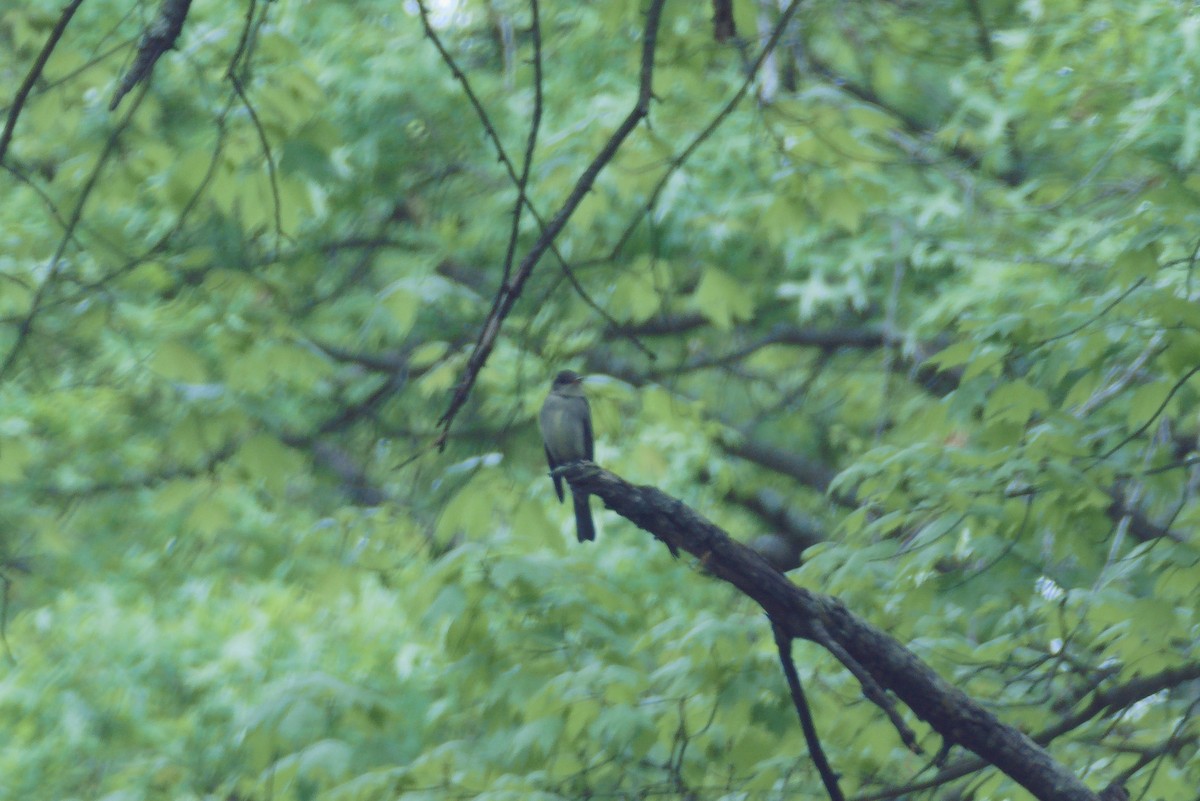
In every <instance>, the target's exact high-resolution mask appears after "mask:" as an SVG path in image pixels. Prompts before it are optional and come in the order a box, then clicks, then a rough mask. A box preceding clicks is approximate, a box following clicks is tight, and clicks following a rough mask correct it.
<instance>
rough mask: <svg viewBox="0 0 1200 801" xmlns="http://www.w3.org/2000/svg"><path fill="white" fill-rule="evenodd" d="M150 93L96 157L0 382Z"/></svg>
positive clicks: (1, 365) (25, 340) (25, 339)
mask: <svg viewBox="0 0 1200 801" xmlns="http://www.w3.org/2000/svg"><path fill="white" fill-rule="evenodd" d="M145 96H146V90H145V89H143V90H142V92H141V93H140V94H139V95H138V96H137V101H136V102H135V103H134V104H133V105H132V106H131V107H130V109H129V111H128V112H126V114H125V116H124V117H123V118H122V119H121V121H120V122H119V123H118V124H117V126H116V128H114V129H113V132H112V133H111V134H110V135H109V137H108V141H107V142H105V143H104V149H103V150H102V151H101V152H100V155H99V157H97V159H96V166H95V168H93V169H92V173H91V175H89V176H88V178H87V181H85V182H84V185H83V188H82V189H81V190H80V192H79V200H78V201H76V203H75V208H74V209H72V211H71V216H70V217H69V218H68V219H67V227H66V230H65V231H64V232H63V235H62V238H61V239H59V241H58V247H56V248H55V250H54V255H52V256H51V257H50V263H49V264H48V265H47V267H46V277H45V278H44V279H42V282H41V284H39V285H38V288H37V292H35V293H34V295H33V299H32V300H31V301H30V303H29V311H28V312H27V313H26V315H25V317H24V318H23V319H22V320H21V324H20V325H19V326H18V328H17V335H16V339H15V341H14V342H13V344H12V347H11V348H9V351H8V355H7V356H6V357H5V358H4V362H3V363H0V382H2V381H3V380H4V379H5V377H7V375H8V373H9V371H10V370H11V369H12V367H13V365H14V364H16V361H17V357H18V356H20V354H21V351H22V350H23V349H24V348H25V345H26V344H27V343H28V341H29V335H30V334H31V333H32V332H33V321H34V318H36V317H37V315H38V312H39V311H40V310H41V308H42V305H43V304H44V303H45V301H46V297H47V295H49V293H50V291H51V289H53V288H54V285H55V284H56V283H58V278H59V274H60V269H59V268H60V266H61V264H62V259H63V256H64V254H65V253H66V250H67V245H68V244H69V243H70V242H71V241H72V239H73V238H74V232H75V228H76V227H77V226H78V225H79V221H80V220H81V219H82V218H83V209H84V206H86V205H87V202H88V199H89V198H90V197H91V196H92V190H94V189H95V188H96V184H97V183H99V181H100V175H101V174H102V173H103V172H104V168H105V166H107V164H108V160H109V157H110V156H112V154H113V153H115V152H116V149H117V142H118V141H119V140H120V138H121V134H122V133H124V132H125V129H126V128H128V127H129V123H130V120H132V119H133V114H134V112H136V111H137V109H138V106H140V105H141V102H142V99H143V98H144V97H145Z"/></svg>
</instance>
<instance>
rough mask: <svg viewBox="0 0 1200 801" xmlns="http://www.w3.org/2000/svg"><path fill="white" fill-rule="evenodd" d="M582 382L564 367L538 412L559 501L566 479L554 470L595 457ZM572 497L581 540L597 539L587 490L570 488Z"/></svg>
mask: <svg viewBox="0 0 1200 801" xmlns="http://www.w3.org/2000/svg"><path fill="white" fill-rule="evenodd" d="M582 383H583V377H582V376H581V375H579V374H578V373H576V372H574V371H572V370H563V371H562V372H561V373H559V374H558V375H556V376H554V382H553V383H552V384H551V385H550V394H549V395H548V396H546V402H545V403H543V404H542V411H541V412H540V413H539V414H538V427H539V428H540V429H541V430H542V444H543V445H545V446H546V461H547V462H548V463H549V464H550V472H551V476H550V477H551V478H552V479H554V491H555V492H556V493H558V500H559V502H560V503H561V502H562V500H563V488H562V483H563V480H562V476H556V475H553V472H554V469H555V468H557V467H561V466H562V465H564V464H569V463H571V462H577V461H579V460H580V459H587V460H588V461H591V459H592V410H591V409H590V408H589V407H588V402H587V398H586V397H585V396H584V394H583V386H582ZM571 499H572V501H573V502H574V504H575V536H577V537H578V538H579V541H580V542H584V541H586V540H594V539H596V527H595V526H594V525H593V524H592V510H591V507H589V506H588V495H587V493H586V492H583V491H582V490H577V489H575V488H574V487H571Z"/></svg>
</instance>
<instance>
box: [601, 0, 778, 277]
mask: <svg viewBox="0 0 1200 801" xmlns="http://www.w3.org/2000/svg"><path fill="white" fill-rule="evenodd" d="M800 3H801V0H792V2H791V3H789V4H788V7H787V8H786V9H784V11H783V14H782V15H781V16H780V17H779V22H777V23H776V25H775V30H774V31H772V32H771V37H770V38H769V39H768V40H767V43H766V44H765V45H763V49H762V51H761V52H760V53H759V54H758V58H756V59H755V60H754V63H753V64H752V65H751V66H750V69H749V72H748V73H747V75H746V79H745V80H744V81H742V85H741V86H740V87H738V90H737V91H736V92H734V94H733V97H731V98H730V99H729V102H727V103H726V104H725V105H724V106H723V107H722V108H721V110H720V111H718V112H717V113H716V115H715V116H714V117H713V118H712V120H710V121H709V123H708V125H706V126H704V128H703V129H702V130H701V131H700V133H698V134H696V136H695V137H694V138H693V139H692V141H691V142H689V143H688V144H687V146H686V147H685V148H684V149H683V150H682V151H680V153H679V155H678V156H675V157H674V158H673V159H671V162H670V164H668V165H667V169H666V170H664V171H663V174H662V175H661V176H659V179H658V183H656V184H655V185H654V189H652V190H651V191H650V198H649V199H648V200H647V201H646V203H645V204H644V205H643V206H642V208H641V210H639V211H638V213H637V214H636V215H634V217H633V219H632V220H630V221H629V224H628V225H626V226H625V230H624V231H623V232H622V233H621V236H620V237H619V238H618V239H617V243H616V244H615V245H613V247H612V250H611V251H610V252H609V255H608V257H607V259H608V260H609V261H611V260H614V259H616V258H617V256H618V255H620V253H621V251H622V250H623V249H624V248H625V245H626V244H627V243H628V242H629V239H630V237H632V236H633V232H634V231H635V230H637V227H638V226H639V225H641V222H642V220H643V219H644V218H645V217H646V216H647V215H648V214H649V213H650V212H651V211H652V210H653V209H654V207H655V205H656V204H657V203H658V198H659V195H661V194H662V191H663V189H665V188H666V186H667V182H668V181H669V180H670V179H671V176H672V175H674V174H675V173H676V172H677V171H678V170H679V169H680V168H681V167H682V166H683V165H684V163H685V162H687V160H688V159H689V158H691V156H692V154H693V153H695V152H696V150H697V149H698V148H699V147H700V145H702V144H704V142H705V141H706V140H707V139H708V138H709V137H710V136H712V135H713V133H715V132H716V130H717V128H719V127H720V126H721V123H723V122H724V121H725V120H726V118H728V117H729V115H730V114H732V113H733V110H734V109H735V108H737V106H738V104H739V103H741V102H742V98H744V97H745V96H746V94H747V93H749V91H750V87H751V86H753V85H754V81H755V79H756V78H757V77H758V72H759V70H761V69H762V66H763V63H764V62H765V61H766V60H767V56H769V55H771V53H772V52H773V51H774V50H775V46H776V45H777V44H778V43H779V39H780V37H782V36H783V31H784V29H785V28H787V25H788V23H789V22H790V21H791V19H792V17H793V16H794V15H795V14H796V12H797V11H798V10H799V9H800Z"/></svg>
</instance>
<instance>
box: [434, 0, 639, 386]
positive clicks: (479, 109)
mask: <svg viewBox="0 0 1200 801" xmlns="http://www.w3.org/2000/svg"><path fill="white" fill-rule="evenodd" d="M659 5H660V6H661V3H660V4H659ZM417 10H418V11H419V12H420V15H421V25H422V27H423V28H424V30H425V36H426V38H428V39H429V41H430V42H432V43H433V46H434V48H435V49H436V50H437V52H438V55H439V56H441V58H442V61H443V62H445V64H446V66H447V67H449V68H450V73H451V74H452V75H453V76H454V78H455V80H457V81H458V82H459V84H460V85H461V86H462V88H463V94H465V95H466V96H467V100H468V102H470V104H471V107H472V108H473V109H474V110H475V115H476V116H477V117H478V118H479V122H480V124H481V125H483V129H484V132H485V133H486V134H487V137H488V139H490V140H491V142H492V146H493V147H494V148H495V149H496V158H497V159H498V160H499V161H500V163H501V164H502V165H504V169H505V171H506V172H507V173H508V177H509V180H511V181H512V182H513V185H514V186H516V187H517V188H518V197H523V198H524V203H525V208H527V209H528V210H529V213H530V215H532V216H533V219H534V221H536V222H537V224H538V229H539V231H540V232H541V236H542V238H545V237H546V235H547V230H548V225H549V223H547V221H546V219H545V218H544V217H543V216H542V215H541V213H539V212H538V210H537V207H536V206H534V205H533V202H532V201H531V200H530V199H529V196H528V194H527V193H526V192H524V191H523V189H522V187H523V186H524V183H523V179H522V178H521V177H520V176H518V175H517V170H516V167H515V166H514V165H513V161H512V159H511V158H509V155H508V151H507V150H505V148H504V144H503V143H502V142H501V141H500V135H499V134H498V133H497V132H496V127H495V126H494V125H493V124H492V119H491V117H490V116H489V115H488V113H487V110H486V109H485V108H484V107H483V103H482V102H481V101H480V100H479V96H478V95H476V94H475V90H474V89H473V88H472V87H471V82H470V80H469V79H468V78H467V74H466V73H465V72H463V71H462V68H460V67H459V66H458V62H457V61H455V60H454V56H452V55H451V54H450V51H449V50H447V49H446V46H445V44H443V42H442V39H441V37H440V36H438V34H437V31H436V30H435V29H434V27H433V24H432V23H431V22H430V20H429V11H428V9H427V8H426V7H425V3H424V0H420V1H419V2H418V3H417ZM651 10H653V9H651ZM658 13H660V14H661V8H659V12H658ZM535 36H537V37H538V40H537V43H536V45H535V46H536V47H538V48H539V49H540V46H541V45H540V29H535ZM537 90H538V92H539V93H540V90H541V80H540V79H539V80H538V81H537ZM648 110H649V109H648V106H647V111H648ZM530 133H531V135H532V133H533V130H532V129H531V132H530ZM529 144H530V150H529V153H530V154H531V153H532V144H533V142H532V140H530V142H529ZM528 161H529V159H528V157H527V159H526V167H528ZM526 180H527V179H526ZM589 189H590V185H589ZM572 211H573V209H572ZM568 216H569V215H568ZM563 222H564V223H565V220H564V221H563ZM514 224H515V223H514ZM557 235H558V232H557V231H556V232H555V233H554V234H553V235H552V236H550V243H549V249H550V252H551V253H552V254H553V255H554V257H555V259H557V260H558V263H559V266H560V267H561V269H562V271H563V274H564V275H565V276H566V277H567V279H568V280H569V281H570V282H571V285H572V287H574V289H575V292H576V293H577V294H578V295H579V297H580V298H582V299H583V302H584V303H586V304H587V305H588V306H589V307H590V308H591V309H592V310H593V311H595V312H596V313H598V314H599V315H600V316H601V317H603V318H604V321H605V322H606V323H608V326H609V329H610V330H614V331H619V330H621V324H620V322H619V321H618V320H616V319H615V318H614V317H613V316H612V315H611V314H609V313H608V312H607V311H605V310H604V309H603V308H602V307H601V306H600V304H599V303H597V302H596V301H595V300H594V299H593V298H592V296H591V295H590V294H589V293H588V292H587V291H586V290H585V289H584V288H583V286H582V284H580V283H579V280H578V279H577V278H576V277H575V274H574V272H573V271H572V270H571V267H570V265H569V264H568V262H567V259H566V257H565V256H563V254H562V252H561V251H559V249H558V245H557V244H556V243H555V242H554V239H555V238H556V237H557ZM540 241H541V240H539V242H540ZM512 244H515V238H513V239H512V240H511V241H510V245H512ZM534 247H538V245H535V246H534ZM542 250H543V251H544V250H545V247H544V246H543V247H542ZM538 258H541V254H539V255H538ZM510 268H511V262H510V261H509V258H508V257H506V260H505V268H504V281H503V282H502V283H501V285H500V288H499V290H498V291H497V292H496V296H495V298H494V300H493V302H492V308H491V310H490V311H489V313H488V319H489V320H490V319H491V318H492V317H493V316H495V315H496V314H497V312H498V310H499V309H500V307H501V305H503V303H504V302H505V299H506V296H507V293H508V291H509V290H510V288H511V287H510V285H509V281H508V277H509V272H510ZM522 283H523V281H522ZM505 314H507V313H505ZM485 330H486V324H485ZM626 338H627V339H628V340H629V342H630V344H632V345H633V346H634V347H636V348H637V349H638V350H640V351H642V353H644V354H645V355H646V356H648V357H649V358H651V359H653V358H654V354H653V353H652V352H651V351H650V349H649V348H647V347H646V346H645V345H644V344H642V343H641V342H640V341H639V340H638V339H637V338H636V337H634V336H626ZM464 380H465V379H464ZM472 381H473V379H472Z"/></svg>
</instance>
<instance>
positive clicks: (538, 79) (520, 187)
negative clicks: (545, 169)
mask: <svg viewBox="0 0 1200 801" xmlns="http://www.w3.org/2000/svg"><path fill="white" fill-rule="evenodd" d="M529 13H530V15H531V20H530V30H531V31H532V34H533V116H532V118H531V119H530V121H529V136H528V137H527V138H526V141H525V158H524V160H523V161H522V162H521V175H520V176H519V177H518V178H517V203H516V206H515V207H514V208H513V215H512V216H513V221H512V230H511V231H510V232H509V235H508V248H507V249H506V250H505V252H504V273H503V275H502V276H501V278H500V285H501V286H502V287H503V286H505V285H507V284H508V279H509V277H510V276H511V275H512V266H513V257H514V256H515V254H516V252H517V235H518V234H519V233H520V229H521V212H522V211H524V209H525V206H526V204H527V203H528V199H527V197H526V191H527V190H528V187H529V171H530V169H531V168H532V167H533V151H534V149H535V148H536V147H537V135H538V129H539V128H540V127H541V124H542V102H543V98H542V20H541V17H540V16H539V13H538V3H537V0H529ZM500 297H501V295H500V294H499V293H497V295H496V302H499V300H500ZM494 310H495V307H494V306H493V311H494Z"/></svg>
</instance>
